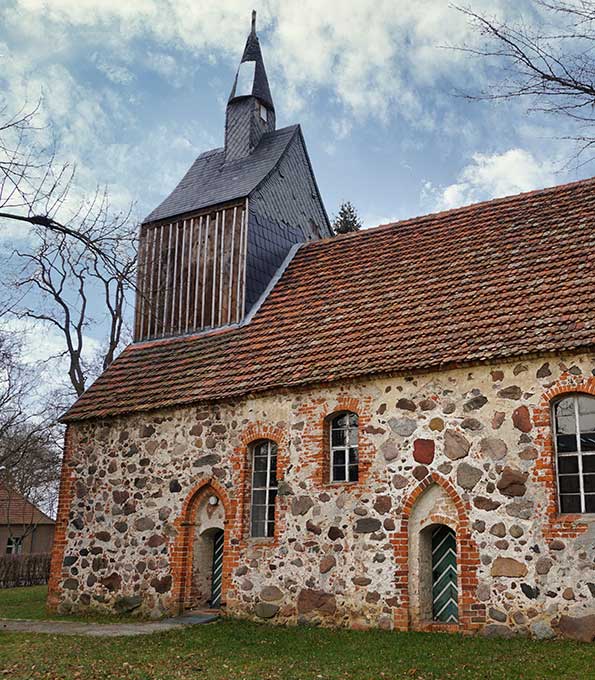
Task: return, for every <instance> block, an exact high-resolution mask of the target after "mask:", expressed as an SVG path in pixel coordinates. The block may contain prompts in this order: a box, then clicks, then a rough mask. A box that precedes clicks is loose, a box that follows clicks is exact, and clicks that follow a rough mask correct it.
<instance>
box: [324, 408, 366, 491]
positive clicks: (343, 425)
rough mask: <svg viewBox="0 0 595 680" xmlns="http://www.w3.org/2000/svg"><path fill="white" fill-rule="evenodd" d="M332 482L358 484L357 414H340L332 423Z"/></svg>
mask: <svg viewBox="0 0 595 680" xmlns="http://www.w3.org/2000/svg"><path fill="white" fill-rule="evenodd" d="M329 436H330V452H331V460H330V468H331V474H330V481H331V482H357V480H358V475H359V458H358V450H357V448H358V418H357V415H356V414H355V413H349V412H345V413H339V414H337V415H336V416H333V418H332V419H331V421H330V427H329Z"/></svg>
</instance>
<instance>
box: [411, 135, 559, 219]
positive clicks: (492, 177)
mask: <svg viewBox="0 0 595 680" xmlns="http://www.w3.org/2000/svg"><path fill="white" fill-rule="evenodd" d="M555 181H556V179H555V171H554V167H553V164H552V163H551V162H550V161H548V160H539V159H537V158H535V156H534V155H533V154H532V153H530V152H529V151H526V150H525V149H518V148H517V149H509V150H508V151H505V152H503V153H500V154H497V153H495V154H491V155H490V154H482V153H476V154H474V155H473V157H472V160H471V162H470V163H469V164H468V165H467V166H466V167H465V168H463V170H462V171H461V173H460V175H459V177H458V180H457V182H455V183H453V184H449V185H447V186H444V187H435V186H433V185H432V184H431V183H427V184H426V185H425V187H424V192H423V194H422V196H423V198H425V199H426V200H427V199H431V200H432V201H433V202H434V207H435V208H436V209H439V210H443V209H449V208H455V207H458V206H461V205H467V204H469V203H474V202H477V201H482V200H487V199H490V198H496V197H499V196H508V195H511V194H518V193H520V192H523V191H531V190H532V189H541V188H544V187H546V186H549V185H552V184H555Z"/></svg>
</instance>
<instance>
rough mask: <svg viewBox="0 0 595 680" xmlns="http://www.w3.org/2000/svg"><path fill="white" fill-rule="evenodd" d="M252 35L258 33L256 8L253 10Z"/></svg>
mask: <svg viewBox="0 0 595 680" xmlns="http://www.w3.org/2000/svg"><path fill="white" fill-rule="evenodd" d="M250 32H251V33H252V35H256V10H255V9H253V10H252V30H251V31H250Z"/></svg>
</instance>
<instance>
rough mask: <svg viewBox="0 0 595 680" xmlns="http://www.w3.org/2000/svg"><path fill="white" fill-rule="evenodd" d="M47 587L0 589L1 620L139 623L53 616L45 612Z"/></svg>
mask: <svg viewBox="0 0 595 680" xmlns="http://www.w3.org/2000/svg"><path fill="white" fill-rule="evenodd" d="M47 593H48V588H47V586H32V587H30V588H6V589H0V619H34V620H35V621H42V620H46V619H52V620H56V621H88V622H95V623H117V622H118V621H121V622H125V621H138V620H139V617H138V616H136V617H133V616H130V615H120V616H116V615H114V616H102V615H101V614H90V615H89V616H60V615H58V614H52V615H51V616H50V615H48V613H47V612H46V610H45V599H46V596H47Z"/></svg>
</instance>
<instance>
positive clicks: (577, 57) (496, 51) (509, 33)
mask: <svg viewBox="0 0 595 680" xmlns="http://www.w3.org/2000/svg"><path fill="white" fill-rule="evenodd" d="M534 8H535V9H536V10H538V12H539V14H538V15H536V14H533V20H532V21H531V23H527V22H526V21H522V20H518V21H515V22H510V21H499V20H497V19H495V18H492V17H489V16H487V15H485V14H479V13H478V12H475V11H473V10H471V9H468V8H463V7H457V9H458V10H459V11H460V12H463V13H464V14H465V15H466V16H467V17H469V19H470V20H471V22H472V23H473V24H474V25H475V27H476V29H477V31H478V32H479V34H480V36H481V38H482V39H483V42H482V44H480V45H479V46H473V47H472V46H469V45H466V46H462V47H459V48H457V49H461V50H463V51H465V52H468V53H470V54H473V55H475V56H478V57H481V58H482V59H487V60H489V63H490V65H492V66H496V67H499V68H500V69H501V74H502V75H501V77H500V78H498V79H496V80H494V81H493V82H490V83H489V85H488V86H487V87H486V88H485V89H484V90H482V91H480V92H477V93H469V94H468V96H469V97H470V98H472V99H488V100H497V99H518V98H521V99H526V100H527V108H528V110H529V111H533V112H535V111H538V112H543V113H547V114H551V115H556V116H564V117H567V118H568V119H570V120H571V121H572V122H573V123H575V124H576V129H577V132H576V134H571V135H567V136H565V139H568V140H572V141H574V142H577V143H578V151H577V154H576V157H577V158H578V157H579V156H582V155H583V154H585V152H590V151H591V149H592V147H593V146H594V145H595V108H594V107H595V55H594V52H593V49H594V47H595V0H535V2H534ZM589 160H591V154H590V153H587V155H586V156H583V161H584V162H588V161H589Z"/></svg>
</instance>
